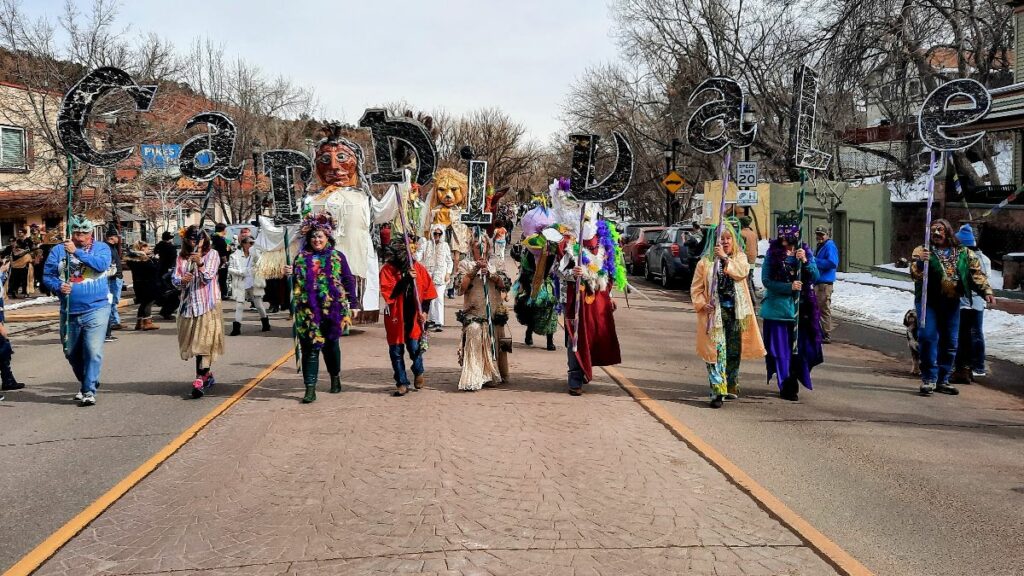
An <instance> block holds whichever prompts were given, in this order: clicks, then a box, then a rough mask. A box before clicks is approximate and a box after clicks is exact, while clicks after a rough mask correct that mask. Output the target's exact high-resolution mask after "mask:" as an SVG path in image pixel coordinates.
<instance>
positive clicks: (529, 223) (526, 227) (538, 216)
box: [522, 205, 555, 236]
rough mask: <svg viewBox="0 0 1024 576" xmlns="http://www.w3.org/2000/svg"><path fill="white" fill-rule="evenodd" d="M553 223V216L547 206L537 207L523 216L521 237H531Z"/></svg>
mask: <svg viewBox="0 0 1024 576" xmlns="http://www.w3.org/2000/svg"><path fill="white" fill-rule="evenodd" d="M554 223H555V215H554V214H553V213H552V212H551V210H550V209H548V207H547V206H543V205H541V206H537V207H536V208H533V209H532V210H530V211H529V212H527V213H526V214H524V215H523V221H522V226H523V236H533V235H534V234H536V233H538V232H540V231H541V230H543V229H544V228H547V227H548V226H550V225H552V224H554Z"/></svg>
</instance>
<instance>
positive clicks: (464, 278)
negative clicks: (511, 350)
mask: <svg viewBox="0 0 1024 576" xmlns="http://www.w3.org/2000/svg"><path fill="white" fill-rule="evenodd" d="M477 230H480V233H479V235H477V236H476V238H475V239H474V240H473V245H472V256H473V257H472V259H470V258H465V259H463V261H462V263H461V264H460V265H459V270H458V274H457V275H456V278H455V285H456V287H457V289H458V291H459V293H460V294H462V295H463V301H462V310H460V311H459V313H458V318H459V321H460V322H461V323H462V345H461V347H460V348H459V364H461V365H462V376H461V377H460V378H459V390H470V391H473V390H479V389H480V388H482V387H483V385H484V384H486V383H489V382H490V383H494V384H498V383H500V382H504V381H507V380H508V349H507V348H506V347H505V346H504V345H503V342H505V325H506V324H507V323H508V309H507V308H506V307H505V294H506V293H507V292H508V290H509V288H510V286H511V283H512V282H511V280H509V278H508V276H506V275H505V273H504V272H501V271H499V270H497V269H496V268H495V265H494V262H493V261H491V258H490V256H491V254H490V253H491V246H490V244H491V243H490V239H488V238H487V235H486V233H485V232H484V231H483V230H482V229H479V228H478V229H477Z"/></svg>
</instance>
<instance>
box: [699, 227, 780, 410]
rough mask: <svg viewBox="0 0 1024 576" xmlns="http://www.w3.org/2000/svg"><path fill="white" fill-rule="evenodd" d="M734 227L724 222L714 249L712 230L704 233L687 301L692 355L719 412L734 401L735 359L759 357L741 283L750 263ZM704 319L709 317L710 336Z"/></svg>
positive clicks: (758, 343) (736, 383)
mask: <svg viewBox="0 0 1024 576" xmlns="http://www.w3.org/2000/svg"><path fill="white" fill-rule="evenodd" d="M737 224H738V222H736V221H734V220H732V219H729V218H727V219H726V220H725V222H723V226H724V228H723V229H722V238H721V240H720V241H719V242H718V243H717V244H714V238H715V230H714V228H708V229H707V230H705V235H704V237H705V238H706V239H707V241H706V242H705V245H706V248H705V250H704V255H703V257H702V258H701V259H700V261H699V262H698V263H697V268H696V270H694V273H693V282H692V283H691V285H690V299H691V300H692V301H693V308H694V310H695V311H696V312H697V354H698V355H699V356H700V357H701V358H703V359H704V362H705V364H706V366H707V369H708V383H709V384H710V385H711V407H712V408H721V407H722V402H723V400H734V399H736V398H737V397H738V395H739V385H740V384H739V378H740V359H741V358H763V357H764V355H765V349H764V343H763V342H762V341H761V331H760V330H759V329H758V326H757V317H756V314H755V311H754V304H753V298H751V294H750V285H749V283H748V282H747V279H748V278H749V275H750V264H749V263H748V262H747V256H746V254H745V253H744V250H743V248H742V247H741V246H742V244H741V242H742V239H741V238H740V236H739V233H738V232H737V231H736V230H737ZM716 260H717V261H718V262H720V266H719V267H718V278H717V279H716V280H714V282H712V280H713V279H714V277H715V261H716ZM712 285H714V292H712ZM709 317H710V318H713V320H712V323H711V331H710V333H709V331H708V329H707V328H708V319H709Z"/></svg>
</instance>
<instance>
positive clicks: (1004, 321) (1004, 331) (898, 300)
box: [832, 274, 1024, 365]
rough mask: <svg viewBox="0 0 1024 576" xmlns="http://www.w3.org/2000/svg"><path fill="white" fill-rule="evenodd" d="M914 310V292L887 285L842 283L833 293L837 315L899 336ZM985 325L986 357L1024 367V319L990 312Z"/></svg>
mask: <svg viewBox="0 0 1024 576" xmlns="http://www.w3.org/2000/svg"><path fill="white" fill-rule="evenodd" d="M845 276H861V275H859V274H846V275H845ZM864 276H871V275H870V274H864ZM872 279H873V280H876V281H881V282H891V283H894V284H900V283H903V284H907V285H909V286H910V288H911V289H913V283H911V282H902V281H900V280H885V279H883V278H874V277H872ZM913 307H914V293H913V292H907V291H905V290H899V289H895V288H891V287H887V286H878V285H873V286H868V285H865V284H857V283H855V282H850V281H843V280H838V281H837V282H836V284H835V289H834V290H833V292H832V310H833V312H834V313H835V314H836V316H839V317H840V318H846V319H849V320H854V321H856V322H860V323H862V324H867V325H870V326H877V327H879V328H883V329H885V330H889V331H891V332H896V333H899V334H902V333H903V332H904V331H905V330H906V328H905V327H904V326H903V316H904V315H905V314H906V313H907V310H910V309H912V308H913ZM984 324H985V352H986V354H988V355H989V356H992V357H994V358H999V359H1000V360H1006V361H1008V362H1013V363H1015V364H1020V365H1024V316H1016V315H1013V314H1007V313H1006V312H1003V311H1002V310H986V311H985V320H984Z"/></svg>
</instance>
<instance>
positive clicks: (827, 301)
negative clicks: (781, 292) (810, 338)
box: [814, 226, 839, 344]
mask: <svg viewBox="0 0 1024 576" xmlns="http://www.w3.org/2000/svg"><path fill="white" fill-rule="evenodd" d="M814 237H815V238H816V239H817V241H818V247H817V248H816V249H815V250H814V263H815V264H816V265H817V266H818V274H820V277H819V278H818V282H817V283H816V284H815V285H814V294H815V295H816V296H817V297H818V308H819V309H820V310H821V335H822V340H821V341H822V342H824V343H826V344H828V343H829V342H831V341H832V285H833V284H835V281H836V268H839V248H836V243H835V242H833V241H832V239H831V238H829V237H828V229H827V228H825V227H824V226H818V227H817V228H815V229H814Z"/></svg>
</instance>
